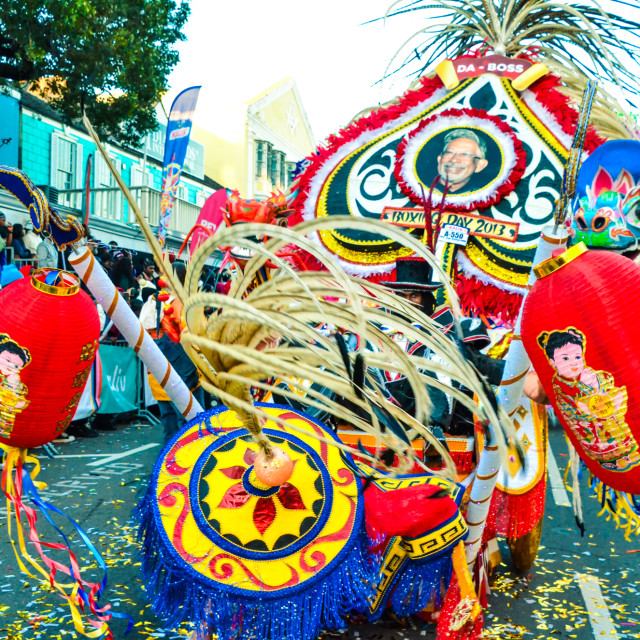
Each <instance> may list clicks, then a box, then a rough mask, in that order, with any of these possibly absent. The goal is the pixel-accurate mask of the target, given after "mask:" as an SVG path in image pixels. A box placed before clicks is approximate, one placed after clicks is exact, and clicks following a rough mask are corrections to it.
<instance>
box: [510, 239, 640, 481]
mask: <svg viewBox="0 0 640 640" xmlns="http://www.w3.org/2000/svg"><path fill="white" fill-rule="evenodd" d="M535 271H536V276H537V277H538V280H537V282H536V283H535V284H534V286H533V288H532V290H531V292H530V293H529V295H528V297H527V300H526V302H525V306H524V311H523V318H522V340H523V344H524V347H525V349H526V351H527V354H528V355H529V358H530V359H531V364H532V365H533V368H534V369H535V371H536V373H537V374H538V376H539V377H540V382H541V383H542V386H543V388H544V390H545V392H546V394H547V396H548V398H549V400H550V402H551V403H552V404H553V407H554V409H555V411H556V414H557V416H558V418H559V419H560V422H561V423H562V426H563V427H564V429H565V431H566V433H567V435H568V436H569V438H570V439H571V442H572V443H573V445H574V446H575V448H576V450H577V451H578V453H579V454H580V457H581V458H582V460H584V462H585V464H586V465H587V467H588V468H589V470H590V471H591V472H592V473H593V474H594V475H595V476H596V477H597V478H598V479H599V480H601V481H602V482H603V483H605V484H606V485H608V486H610V487H612V488H613V489H617V490H619V491H626V492H630V493H634V494H638V493H640V446H639V443H640V353H639V351H638V330H637V318H638V312H639V310H640V309H639V307H640V303H639V302H638V294H637V292H638V283H639V282H640V266H638V265H637V264H636V263H635V262H633V261H632V260H630V259H628V258H625V257H623V256H621V255H618V254H615V253H609V252H606V251H588V250H587V248H586V246H585V245H584V244H583V243H580V244H578V245H576V246H574V247H572V248H571V249H569V250H567V251H565V252H564V253H562V254H560V255H558V256H555V257H553V258H550V259H549V260H546V261H545V262H542V263H541V264H540V265H538V267H536V270H535Z"/></svg>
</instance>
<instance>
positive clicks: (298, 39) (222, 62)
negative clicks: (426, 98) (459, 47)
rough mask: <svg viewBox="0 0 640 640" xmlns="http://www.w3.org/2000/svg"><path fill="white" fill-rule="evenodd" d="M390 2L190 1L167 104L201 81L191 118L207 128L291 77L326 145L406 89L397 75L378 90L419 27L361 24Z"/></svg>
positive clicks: (399, 22) (398, 21) (399, 21)
mask: <svg viewBox="0 0 640 640" xmlns="http://www.w3.org/2000/svg"><path fill="white" fill-rule="evenodd" d="M391 1H392V0H321V1H319V2H318V1H316V2H309V1H308V0H307V1H305V0H298V1H295V0H235V1H232V2H224V3H223V2H219V1H216V0H192V1H191V17H190V18H189V23H188V25H187V27H186V31H185V32H186V36H187V40H186V41H185V42H182V43H180V44H179V45H178V50H179V52H180V62H179V64H178V65H177V66H176V68H175V69H174V71H173V73H172V74H171V76H170V77H169V82H170V85H171V90H170V92H169V94H168V95H167V98H166V100H165V101H164V102H165V105H166V107H167V109H168V108H169V106H170V105H171V101H172V100H173V98H174V97H175V95H176V94H177V93H178V92H179V91H181V90H182V89H185V88H186V87H189V86H191V85H197V84H202V90H201V92H200V96H199V99H198V106H197V109H196V117H195V120H196V122H198V124H200V125H202V126H205V127H206V125H207V121H208V120H210V119H215V117H216V113H221V109H222V107H224V106H231V105H235V104H240V103H242V102H246V101H248V100H250V99H251V98H253V97H254V96H256V95H257V94H259V93H261V92H262V91H264V90H265V89H267V88H269V87H270V86H272V85H273V84H275V83H277V82H279V81H280V80H283V79H284V78H287V77H293V78H294V79H295V81H296V83H297V85H298V89H299V91H300V96H301V98H302V102H303V105H304V108H305V110H306V112H307V115H308V117H309V121H310V123H311V128H312V130H313V133H314V136H315V138H316V141H322V140H323V139H324V138H326V136H328V135H329V134H330V133H334V132H337V131H338V129H340V127H342V126H344V125H346V124H347V123H348V122H349V121H350V120H351V118H352V117H353V116H355V115H356V114H357V113H358V112H359V111H361V110H363V109H365V108H367V107H370V106H373V105H375V104H378V103H379V102H384V101H386V100H389V99H391V98H393V97H395V96H397V95H399V94H401V93H402V92H403V91H405V90H406V89H407V87H408V85H409V84H410V80H409V79H407V78H399V79H398V80H396V81H394V82H393V83H391V82H390V81H387V82H385V84H384V87H383V88H382V89H381V88H380V86H379V85H378V86H375V87H374V86H373V85H374V83H376V82H377V81H378V80H379V79H380V78H381V77H382V75H383V74H384V71H385V69H386V67H387V64H388V62H389V59H390V58H391V56H392V55H393V54H394V53H395V52H396V50H397V49H398V48H399V47H400V46H401V45H402V44H403V42H404V41H405V40H406V39H407V38H408V37H409V36H411V35H412V34H413V32H414V31H416V30H417V29H418V28H419V27H418V26H417V25H416V23H415V22H414V23H413V25H412V24H411V21H409V20H407V19H405V18H404V17H399V18H393V19H391V20H389V21H388V22H387V23H386V24H384V23H383V21H380V22H377V23H374V24H367V25H364V24H363V23H364V22H366V21H368V20H372V19H375V18H378V17H382V16H384V14H385V12H386V10H387V9H388V7H389V6H390V5H391Z"/></svg>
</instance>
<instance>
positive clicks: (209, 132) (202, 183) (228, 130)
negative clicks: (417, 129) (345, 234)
mask: <svg viewBox="0 0 640 640" xmlns="http://www.w3.org/2000/svg"><path fill="white" fill-rule="evenodd" d="M197 114H198V112H197V111H196V115H197ZM158 120H159V122H160V124H159V127H158V129H157V130H156V131H155V132H153V133H152V134H149V135H148V136H146V138H145V141H144V144H143V145H142V146H141V148H138V149H135V148H130V147H125V146H122V145H118V144H114V143H112V142H105V143H104V146H105V148H106V150H107V152H108V154H109V156H110V158H111V160H112V161H113V164H114V165H115V167H116V168H117V169H118V171H119V172H120V174H121V175H122V177H123V179H124V181H125V182H126V183H127V185H128V186H129V187H130V190H131V192H132V194H133V196H134V197H135V198H136V201H137V203H138V205H139V207H140V209H141V210H142V212H143V214H144V215H145V218H146V219H147V221H148V222H149V223H150V224H151V226H152V227H157V224H158V218H159V212H160V199H161V187H162V161H163V156H164V143H165V137H166V122H167V116H166V114H165V112H164V110H163V109H162V108H161V107H159V109H158ZM206 124H207V126H206V128H205V127H203V126H197V125H194V127H193V129H192V132H191V138H190V142H189V148H188V152H187V158H186V161H185V165H184V169H183V172H182V176H181V179H180V184H179V187H178V196H177V199H176V202H175V205H174V209H173V213H172V216H171V221H170V225H169V233H168V236H167V244H168V245H169V246H170V247H174V248H176V247H179V246H180V244H182V241H183V239H184V237H185V236H186V234H187V233H188V231H189V230H190V229H191V227H192V226H193V225H194V224H195V222H196V220H197V218H198V215H199V213H200V208H201V207H202V205H203V204H204V202H205V200H206V199H207V198H208V197H209V196H210V195H211V194H212V193H213V192H214V191H216V190H217V189H220V188H223V187H224V188H227V189H231V190H237V191H239V192H240V195H241V196H242V197H244V198H257V199H263V198H266V197H268V196H269V195H270V194H271V193H272V192H273V191H275V190H278V189H279V190H281V191H283V192H284V191H286V189H287V187H288V186H289V182H290V179H291V178H290V176H291V172H292V170H293V168H294V167H295V165H296V162H298V161H299V160H301V159H302V158H304V157H305V156H307V155H309V154H311V153H312V152H313V150H314V139H313V134H312V131H311V126H310V124H309V121H308V118H307V116H306V113H305V110H304V107H303V106H302V101H301V98H300V95H299V93H298V89H297V87H296V84H295V82H294V80H293V79H287V80H283V81H282V82H280V83H278V84H276V85H274V86H273V87H271V88H269V89H267V90H266V91H264V92H263V93H262V94H260V95H258V96H257V97H255V98H254V99H253V100H250V101H249V102H247V103H244V104H242V105H239V106H233V107H230V108H229V109H227V110H225V111H224V113H217V114H216V117H215V118H214V119H213V121H211V122H207V123H206ZM89 158H91V168H90V170H89V184H90V203H89V205H90V206H89V213H90V215H89V227H90V230H91V233H92V235H93V236H95V237H97V238H98V239H100V240H102V241H103V242H110V241H112V240H115V241H116V242H117V243H118V245H119V246H121V247H126V248H128V249H133V250H140V251H144V250H145V249H146V248H147V247H146V242H145V241H144V239H143V236H142V233H141V232H140V229H139V227H138V225H137V223H136V221H135V218H134V216H133V213H132V212H131V211H130V210H129V206H128V203H127V202H126V201H125V199H124V197H123V195H122V193H121V192H120V190H119V188H118V187H117V184H116V181H115V179H114V177H113V175H112V174H111V172H110V171H109V168H108V166H107V164H106V162H105V161H104V160H103V158H102V156H101V155H100V153H98V152H97V149H96V146H95V144H94V143H93V141H92V140H91V138H90V137H89V135H88V134H87V133H86V131H85V130H84V128H83V127H81V126H76V125H69V124H65V123H64V122H63V120H62V118H61V117H60V115H59V114H58V113H57V112H56V111H55V110H54V109H53V108H51V107H50V106H49V105H48V104H47V103H46V102H45V101H43V100H41V99H40V98H38V97H36V96H35V95H33V94H31V93H29V92H27V91H21V92H18V91H10V92H8V93H0V164H4V165H8V166H12V167H18V168H19V169H21V170H23V171H24V172H25V173H26V174H27V175H28V176H29V177H30V178H31V179H32V180H33V182H34V183H35V184H36V185H37V186H38V187H40V188H41V189H42V191H43V192H44V193H45V194H46V196H47V197H48V198H49V201H50V203H51V204H52V206H53V207H54V208H56V210H57V211H58V212H59V213H61V214H62V215H73V216H76V217H77V218H79V219H81V220H84V215H85V211H86V204H85V201H84V200H85V176H86V175H87V169H88V166H87V160H88V159H89ZM0 210H1V211H4V212H5V213H6V214H7V218H8V220H9V221H10V222H22V223H24V222H26V221H27V217H28V216H27V212H26V210H25V209H24V208H23V207H22V205H21V204H20V203H19V202H17V200H15V199H14V198H13V197H12V196H10V195H9V194H7V193H6V192H3V191H2V190H1V189H0Z"/></svg>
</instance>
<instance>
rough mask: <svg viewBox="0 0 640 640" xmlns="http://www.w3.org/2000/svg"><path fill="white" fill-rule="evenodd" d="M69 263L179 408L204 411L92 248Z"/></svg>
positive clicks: (187, 415) (186, 413)
mask: <svg viewBox="0 0 640 640" xmlns="http://www.w3.org/2000/svg"><path fill="white" fill-rule="evenodd" d="M69 262H70V264H71V265H72V266H73V268H74V269H75V270H76V272H77V273H78V275H79V276H80V278H82V281H83V282H84V283H85V285H86V286H87V289H89V291H90V292H91V295H93V297H94V298H95V299H96V300H97V301H98V303H99V304H100V305H101V306H102V308H103V309H104V310H105V313H106V314H107V315H108V316H109V318H110V319H111V320H112V321H113V324H114V325H115V326H116V327H117V328H118V330H119V331H120V333H122V335H123V336H124V337H125V340H126V341H127V342H128V343H129V346H130V347H131V348H132V349H133V350H134V351H135V352H136V354H137V355H138V356H139V357H140V359H141V360H142V361H143V362H144V364H145V365H146V366H147V368H148V369H149V371H150V372H151V375H152V376H153V377H154V378H155V379H156V380H157V381H158V382H159V383H160V385H161V386H162V388H163V389H164V390H165V391H166V392H167V395H168V396H169V397H170V398H171V401H172V402H173V404H174V405H175V406H176V408H177V409H178V411H180V413H181V414H182V415H183V416H184V417H185V418H186V419H187V420H191V419H193V418H195V417H196V416H197V415H198V414H199V413H201V412H202V411H204V409H203V408H202V407H201V406H200V404H199V403H198V401H197V400H196V399H195V398H194V397H193V394H192V393H191V391H189V389H188V387H187V385H186V384H185V383H184V382H183V381H182V378H181V377H180V376H179V375H178V374H177V373H176V371H175V369H174V368H173V367H172V366H171V364H170V362H169V361H168V360H167V358H166V357H165V356H164V354H163V353H162V351H160V349H159V348H158V345H157V344H156V343H155V342H154V341H153V339H152V338H151V336H150V335H149V333H148V332H147V331H146V329H144V327H143V326H142V324H141V323H140V320H139V319H138V318H137V317H136V315H135V314H134V313H133V311H132V310H131V307H129V305H128V304H127V303H126V302H125V301H124V300H123V299H122V296H120V294H119V293H118V290H117V289H116V288H115V286H114V284H113V282H111V280H109V277H108V276H107V274H106V272H105V271H104V269H103V268H102V267H101V266H100V265H99V264H96V260H95V258H94V257H93V254H92V253H91V251H90V250H89V248H88V247H81V248H80V249H78V250H77V253H76V254H75V255H72V256H71V257H70V258H69Z"/></svg>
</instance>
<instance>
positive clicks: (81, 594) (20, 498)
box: [0, 443, 133, 640]
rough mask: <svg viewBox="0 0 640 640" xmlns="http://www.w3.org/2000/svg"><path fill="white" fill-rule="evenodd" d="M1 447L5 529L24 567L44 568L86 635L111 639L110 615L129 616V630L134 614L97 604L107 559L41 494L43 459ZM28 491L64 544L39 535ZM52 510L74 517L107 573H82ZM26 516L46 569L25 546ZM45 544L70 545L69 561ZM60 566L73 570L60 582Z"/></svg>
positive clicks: (62, 547)
mask: <svg viewBox="0 0 640 640" xmlns="http://www.w3.org/2000/svg"><path fill="white" fill-rule="evenodd" d="M0 449H2V450H3V451H4V452H5V456H4V469H3V472H2V482H1V486H2V491H3V492H4V494H5V496H6V497H7V531H8V533H9V539H10V540H11V544H12V546H13V550H14V553H15V556H16V559H17V561H18V565H19V566H20V569H21V570H22V571H23V573H26V574H27V575H29V576H30V577H32V578H36V576H34V575H33V574H32V573H31V572H30V571H29V570H28V568H27V566H26V564H25V562H24V560H26V561H27V563H28V564H30V565H31V567H33V569H35V570H36V571H37V572H38V573H40V574H41V576H42V577H43V578H44V579H45V580H46V581H47V582H48V583H49V584H50V585H51V587H52V588H54V589H55V590H56V591H57V592H58V593H59V594H60V596H62V597H63V598H64V599H65V600H66V601H67V604H68V605H69V608H70V610H71V617H72V620H73V625H74V627H75V630H76V631H77V632H78V633H79V634H81V635H84V636H86V637H88V638H105V639H106V640H112V638H113V634H112V632H111V630H110V629H109V626H108V625H107V621H108V620H110V619H111V618H126V619H128V621H129V623H128V627H127V630H126V632H125V633H128V632H129V630H130V629H131V628H132V626H133V619H132V618H131V616H129V615H128V614H123V613H114V612H109V609H110V607H111V605H109V604H107V605H105V606H102V607H100V606H99V605H98V599H99V598H100V596H101V594H102V592H103V591H104V589H105V587H106V585H107V575H106V570H107V565H106V563H105V561H104V559H103V558H102V556H101V555H100V553H99V552H98V550H97V549H96V547H95V546H94V544H93V543H92V542H91V540H90V539H89V537H88V536H87V534H86V532H85V531H84V530H83V529H82V527H81V526H80V525H79V524H78V523H77V522H75V521H74V520H73V519H72V518H70V517H69V516H68V515H67V514H66V513H64V512H63V511H61V510H60V509H58V508H57V507H56V506H54V505H52V504H50V503H48V502H45V501H44V500H42V498H41V497H40V495H39V493H38V489H43V488H45V487H46V484H45V483H43V482H39V481H37V480H36V479H35V478H36V477H37V475H38V473H39V472H40V462H39V461H38V459H37V458H36V457H34V456H30V455H28V452H27V450H26V449H18V448H15V447H9V446H6V445H3V444H1V443H0ZM25 463H30V464H33V465H34V469H33V470H32V471H31V473H29V472H28V471H27V470H26V468H25ZM25 496H27V497H28V498H29V499H30V500H31V502H32V503H33V504H34V505H35V506H36V507H38V508H39V509H40V511H41V513H42V514H43V515H44V517H45V518H46V520H47V521H48V522H49V523H50V524H51V526H52V527H53V528H54V529H55V530H56V531H57V532H58V533H59V534H60V536H61V537H62V539H63V540H64V544H62V543H54V542H44V541H42V540H40V536H39V534H38V531H37V529H36V522H37V515H36V511H35V509H33V508H32V507H30V506H28V505H27V504H26V503H25V502H24V497H25ZM12 506H13V507H14V508H15V522H16V525H17V527H16V532H17V538H18V543H17V546H16V541H15V540H14V538H13V535H12ZM52 513H57V514H59V515H62V516H64V517H65V518H66V519H67V520H69V522H71V524H72V525H73V527H74V528H75V530H76V532H77V533H78V535H79V536H80V538H81V539H82V541H83V542H84V543H85V545H86V546H87V548H88V549H89V552H90V553H91V555H92V556H93V557H94V558H95V559H96V561H97V563H98V566H99V567H100V568H101V569H102V571H103V577H102V580H101V582H100V584H96V583H92V582H88V581H86V580H84V579H83V578H82V576H81V570H80V566H79V564H78V561H77V558H76V556H75V554H74V553H73V552H72V551H71V545H70V542H69V540H68V538H67V536H66V535H65V534H64V533H63V532H62V530H61V529H60V528H59V527H58V526H57V525H56V524H55V523H54V521H53V518H52V517H51V514H52ZM22 516H24V517H25V518H26V520H27V523H28V534H27V535H28V539H29V541H30V542H31V543H32V544H33V546H34V547H35V549H36V550H37V552H38V555H39V556H40V559H41V560H42V562H44V564H45V566H46V568H47V569H48V572H47V570H46V569H44V568H43V567H42V566H41V565H40V564H39V563H38V561H37V559H34V558H33V557H31V555H30V554H29V552H28V551H27V547H26V544H25V530H24V528H23V527H24V525H23V520H22ZM45 548H48V549H56V550H61V551H67V552H68V554H69V565H68V566H65V565H63V564H62V563H60V562H57V561H55V560H52V559H51V558H49V557H48V556H47V555H46V554H45V551H44V549H45ZM23 559H24V560H23ZM57 572H62V573H64V574H65V575H67V576H69V577H70V578H71V579H72V581H71V582H65V583H62V582H58V581H57V580H56V579H55V578H56V574H57ZM85 606H86V607H88V608H89V610H90V611H91V613H92V614H93V615H94V616H95V619H93V618H90V617H89V616H88V614H86V613H85ZM85 619H86V621H87V622H88V623H89V624H90V625H91V626H92V627H94V628H93V630H90V631H87V630H85V622H84V620H85Z"/></svg>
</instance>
